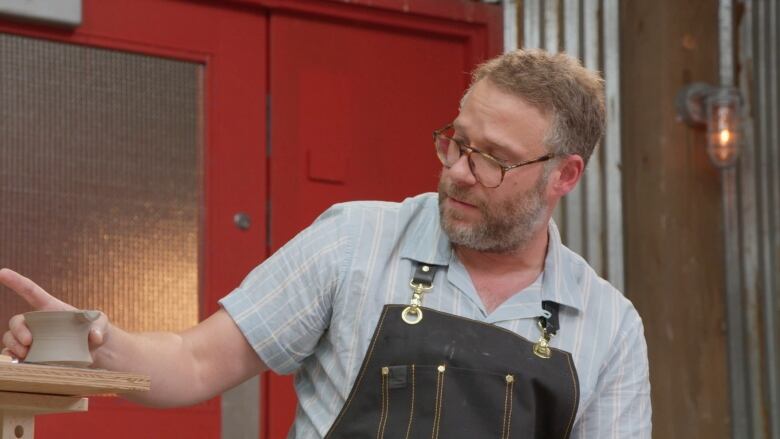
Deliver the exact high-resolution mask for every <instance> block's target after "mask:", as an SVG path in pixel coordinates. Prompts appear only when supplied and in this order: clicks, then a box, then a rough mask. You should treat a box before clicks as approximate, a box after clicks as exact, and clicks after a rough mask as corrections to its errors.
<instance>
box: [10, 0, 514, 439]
mask: <svg viewBox="0 0 780 439" xmlns="http://www.w3.org/2000/svg"><path fill="white" fill-rule="evenodd" d="M83 10H84V24H83V25H82V26H81V27H79V28H78V29H77V30H75V31H73V32H68V31H58V30H51V29H48V28H40V27H37V26H33V25H22V24H14V23H12V22H8V21H4V20H0V32H9V33H14V34H19V35H26V36H32V37H38V38H45V39H53V40H58V41H63V42H67V43H72V44H81V45H89V46H95V47H102V48H107V49H111V50H120V51H129V52H135V53H140V54H147V55H154V56H162V57H170V58H175V59H180V60H186V61H191V62H197V63H200V64H202V65H203V66H204V79H203V81H204V96H203V97H202V99H203V108H204V109H205V117H204V122H205V123H204V127H203V129H204V131H205V137H204V139H205V146H204V151H205V157H204V160H203V166H204V176H205V177H204V181H203V200H204V202H203V212H204V213H203V215H202V218H203V230H204V232H203V236H201V242H202V252H201V254H202V258H203V260H202V263H201V276H202V278H201V292H200V294H201V299H202V306H201V318H202V317H205V316H207V315H209V314H211V313H212V312H214V311H215V310H216V307H217V304H216V301H217V299H218V298H220V297H222V296H223V295H224V294H226V293H228V292H230V290H232V288H234V287H235V286H236V285H237V284H238V283H239V282H240V280H241V279H242V278H243V277H244V276H245V275H246V273H248V271H249V270H250V269H251V268H252V267H253V266H254V265H255V264H257V263H258V262H260V261H261V260H262V259H263V258H264V257H265V256H266V254H267V252H268V251H273V250H275V249H276V248H278V247H280V246H281V245H282V244H283V243H284V242H285V241H287V240H288V239H289V238H291V237H292V236H293V235H294V234H295V233H297V232H298V231H299V230H301V229H302V228H304V227H306V226H307V225H308V224H309V223H310V222H311V221H312V220H313V219H314V218H315V217H316V216H317V215H318V214H319V213H320V212H322V211H323V210H324V209H325V208H327V207H328V206H329V205H331V204H332V203H334V202H339V201H345V200H354V199H382V200H400V199H402V198H404V197H406V196H410V195H415V194H417V193H420V192H425V191H433V190H435V189H436V181H437V178H438V170H439V165H438V162H437V160H436V158H435V156H434V154H433V146H432V139H431V132H432V130H433V129H435V128H437V127H439V126H441V125H443V124H445V123H447V122H449V121H450V120H451V119H452V118H453V117H454V116H455V114H456V113H457V106H458V101H459V99H460V96H461V94H462V92H463V90H464V88H465V87H466V86H467V85H468V81H469V77H468V72H469V71H470V70H471V69H472V68H473V66H474V65H475V64H476V63H478V62H480V61H482V60H484V59H486V58H488V57H489V56H493V55H495V54H497V53H498V51H499V50H500V38H501V9H500V7H499V6H496V5H487V4H481V3H477V2H473V1H471V0H450V1H446V2H443V1H441V0H372V1H363V0H355V1H351V2H343V1H335V0H334V1H330V0H321V1H313V0H285V1H279V0H235V1H233V2H200V1H192V2H186V1H151V0H132V1H131V0H84V6H83ZM269 91H270V94H269V93H268V92H269ZM269 100H270V102H271V105H270V108H271V112H270V114H269V115H267V114H266V108H267V103H268V102H269ZM267 120H270V121H271V122H270V123H271V124H272V127H271V128H272V130H270V131H269V135H270V136H271V137H270V144H269V145H266V143H265V139H266V128H267V127H266V121H267ZM267 157H270V160H267ZM268 205H270V206H271V207H272V209H271V211H270V212H266V206H268ZM237 212H246V213H247V214H248V215H249V217H250V218H251V220H252V225H251V227H250V228H249V230H247V231H241V230H239V229H237V228H236V227H235V226H234V224H233V216H234V214H235V213H237ZM266 218H269V219H270V223H268V224H267V223H266ZM266 237H269V238H270V241H269V242H266ZM263 395H264V398H263V430H262V431H263V433H262V434H261V436H263V437H267V438H273V439H277V438H283V437H285V436H286V433H287V431H288V429H289V426H290V424H291V421H292V417H293V412H294V404H295V398H294V394H293V392H292V389H291V383H290V379H289V378H287V377H277V376H274V375H272V374H268V376H266V377H265V380H264V383H263ZM219 429H220V428H219V403H218V401H217V400H212V401H209V402H206V403H204V404H201V405H198V406H196V407H192V408H185V409H176V410H152V409H145V408H141V407H138V406H135V405H132V404H129V403H126V402H123V401H121V400H118V399H101V398H92V399H91V401H90V411H89V413H88V414H85V415H62V416H60V415H50V416H46V417H41V418H40V420H39V421H38V423H37V433H38V434H39V436H40V437H69V436H72V432H73V431H78V432H84V433H83V435H84V436H91V437H119V438H121V437H219ZM87 432H88V433H87Z"/></svg>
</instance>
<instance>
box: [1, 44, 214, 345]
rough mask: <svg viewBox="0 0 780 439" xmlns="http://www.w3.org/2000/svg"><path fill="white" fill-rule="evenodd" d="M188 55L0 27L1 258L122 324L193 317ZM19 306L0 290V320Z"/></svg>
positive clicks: (194, 127)
mask: <svg viewBox="0 0 780 439" xmlns="http://www.w3.org/2000/svg"><path fill="white" fill-rule="evenodd" d="M201 69H202V67H201V66H200V65H198V64H193V63H187V62H179V61H173V60H168V59H161V58H155V57H150V56H143V55H137V54H130V53H124V52H118V51H111V50H103V49H96V48H89V47H82V46H75V45H68V44H62V43H55V42H48V41H42V40H36V39H30V38H22V37H18V36H13V35H5V34H0V102H2V105H0V145H2V147H1V148H0V208H1V209H2V219H1V220H0V266H4V267H10V268H13V269H15V270H17V271H19V272H21V273H22V274H24V275H26V276H28V277H30V278H32V279H34V280H35V281H36V282H38V283H39V284H40V285H41V286H42V287H44V288H45V289H46V290H48V291H49V292H51V293H53V294H55V295H57V296H58V297H60V298H61V299H63V300H64V301H66V302H69V303H72V304H73V305H75V306H77V307H79V308H87V309H101V310H103V311H105V312H106V313H108V315H109V316H110V318H111V319H112V321H114V322H116V323H117V324H119V325H121V326H122V327H124V328H127V329H129V330H134V331H140V330H151V329H169V330H177V329H183V328H185V327H188V326H190V325H192V324H195V323H196V322H197V320H198V305H199V270H198V267H199V250H200V248H199V241H200V206H201V200H200V193H201V190H200V185H201V168H202V167H201V163H200V162H201V158H200V157H201V149H202V148H201V131H202V130H201V109H200V105H201V75H202V71H201ZM28 310H30V308H29V307H28V306H27V305H26V304H25V303H24V302H23V301H22V300H21V299H19V298H17V297H16V296H15V295H14V294H13V293H12V292H11V291H10V290H7V289H5V288H3V287H0V319H2V320H0V322H3V323H2V325H5V323H4V322H7V319H8V318H9V317H10V316H11V315H13V314H16V313H19V312H23V311H28Z"/></svg>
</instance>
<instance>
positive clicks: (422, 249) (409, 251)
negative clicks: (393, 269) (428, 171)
mask: <svg viewBox="0 0 780 439" xmlns="http://www.w3.org/2000/svg"><path fill="white" fill-rule="evenodd" d="M433 195H435V194H432V196H429V197H427V199H426V200H425V203H426V204H427V205H426V206H425V208H424V209H422V212H423V214H422V215H417V216H416V218H415V219H414V220H413V221H412V224H411V227H410V228H409V231H410V237H409V239H406V240H404V242H403V244H402V247H401V251H400V256H401V257H402V258H408V259H411V260H414V261H417V262H422V263H424V264H429V265H441V266H447V265H449V262H450V254H451V253H452V247H451V246H450V240H449V238H447V235H446V234H445V233H444V230H442V228H441V226H440V225H439V199H438V197H436V196H433ZM429 212H430V213H432V215H431V214H428V213H429Z"/></svg>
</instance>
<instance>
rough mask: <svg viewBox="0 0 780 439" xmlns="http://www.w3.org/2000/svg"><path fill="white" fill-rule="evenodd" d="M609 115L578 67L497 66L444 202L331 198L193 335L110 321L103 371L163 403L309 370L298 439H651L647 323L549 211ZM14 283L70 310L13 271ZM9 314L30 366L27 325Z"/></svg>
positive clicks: (511, 57) (471, 104) (510, 58)
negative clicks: (564, 239) (130, 329)
mask: <svg viewBox="0 0 780 439" xmlns="http://www.w3.org/2000/svg"><path fill="white" fill-rule="evenodd" d="M603 125H604V103H603V92H602V83H601V80H600V79H599V77H598V76H597V75H596V74H594V73H593V72H590V71H588V70H586V69H584V68H583V67H582V66H581V65H580V64H579V63H578V62H577V61H575V60H573V59H571V58H569V57H567V56H565V55H561V54H558V55H551V54H547V53H545V52H542V51H516V52H513V53H509V54H506V55H503V56H501V57H499V58H496V59H494V60H491V61H489V62H487V63H486V64H484V65H482V66H480V67H479V68H478V69H477V70H476V71H475V73H474V76H473V82H472V85H471V87H470V88H469V90H468V91H467V92H466V94H465V95H464V97H463V99H462V102H461V108H460V112H459V114H458V117H457V118H456V119H455V120H454V121H453V122H452V123H451V124H448V125H446V126H444V127H443V128H441V129H439V130H436V131H435V132H434V144H435V147H436V153H437V155H438V156H439V158H440V160H441V161H442V164H443V169H442V173H441V179H440V183H439V194H438V197H436V196H435V195H433V194H423V195H420V196H417V197H414V198H410V199H407V200H405V201H403V202H402V203H382V202H356V203H345V204H340V205H336V206H334V207H332V208H331V209H329V210H328V211H326V212H325V213H324V214H323V215H322V216H321V217H320V218H319V219H318V220H317V221H316V222H315V223H314V224H313V225H311V226H310V227H309V228H307V229H306V230H304V231H303V232H301V233H300V234H299V235H298V236H297V237H295V238H294V239H293V240H292V241H290V242H289V243H288V244H287V245H285V246H284V247H283V248H282V249H280V250H279V251H278V252H277V253H276V254H274V255H273V256H272V257H270V258H269V259H268V260H267V261H266V262H264V263H263V264H261V265H260V266H258V267H257V268H256V269H255V270H253V271H252V272H251V273H250V274H249V275H248V276H247V278H246V279H245V280H244V281H243V283H242V284H241V285H240V286H239V287H238V288H237V289H236V290H235V291H233V292H232V293H231V294H229V295H228V296H226V297H225V298H223V299H222V300H221V301H220V303H221V305H222V309H220V310H219V311H218V312H216V313H215V314H214V315H212V316H211V317H209V318H208V319H206V320H205V321H203V322H201V323H200V324H199V325H197V326H196V327H194V328H192V329H190V330H187V331H185V332H183V333H181V334H171V333H154V334H131V333H127V332H125V331H123V330H121V329H119V328H117V327H115V326H113V325H111V324H110V323H109V322H108V319H107V318H106V316H103V317H101V319H100V320H99V321H98V322H96V324H94V325H93V328H92V332H91V334H90V341H91V344H92V352H93V357H94V359H95V366H97V367H101V368H106V369H113V370H127V371H134V372H141V373H146V374H149V375H151V378H152V390H151V391H150V392H148V393H145V394H139V395H133V396H132V397H131V399H133V400H135V401H138V402H140V403H143V404H148V405H154V406H175V405H186V404H192V403H195V402H198V401H202V400H204V399H207V398H210V397H212V396H214V395H216V394H218V393H220V392H222V391H224V390H226V389H228V388H230V387H232V386H234V385H236V384H238V383H240V382H242V381H243V380H245V379H247V378H249V377H251V376H252V375H255V374H257V373H259V372H261V371H263V370H266V369H268V368H270V369H272V370H274V371H275V372H278V373H296V391H297V394H298V398H299V407H298V412H297V416H296V420H295V424H294V426H293V429H292V431H291V432H290V437H295V438H310V437H325V436H327V437H345V438H359V437H385V436H386V437H393V438H394V437H399V436H400V437H432V438H436V437H441V438H461V437H462V438H476V437H501V438H509V437H536V438H549V437H570V436H571V437H582V438H585V437H592V438H605V437H614V438H626V437H639V438H649V437H650V430H651V425H650V411H651V410H650V395H649V380H648V365H647V354H646V346H645V341H644V335H643V328H642V323H641V320H640V318H639V316H638V314H637V313H636V311H635V309H634V308H633V306H632V305H631V303H630V302H629V301H628V300H626V299H625V298H624V297H623V296H622V295H621V294H620V293H619V292H618V291H617V290H615V289H614V288H613V287H612V286H610V285H609V284H608V283H607V282H606V281H604V280H603V279H601V278H599V277H598V276H597V275H596V274H595V273H594V272H593V270H592V269H591V268H590V267H589V266H588V265H587V263H586V262H585V261H584V260H582V259H581V258H580V257H579V256H577V255H576V254H574V253H572V252H571V251H569V250H568V249H567V248H566V247H564V246H563V245H562V244H561V242H560V236H559V234H558V231H557V228H556V226H555V224H554V223H553V222H552V221H551V216H552V212H553V209H554V207H555V205H556V204H557V202H558V200H559V199H560V198H561V197H562V196H564V195H565V194H567V193H568V192H569V191H571V190H572V188H574V186H575V185H576V184H577V182H578V181H579V179H580V178H581V176H582V172H583V170H584V167H585V164H586V162H587V160H588V158H589V156H590V154H591V152H592V151H593V148H594V146H595V144H596V143H597V142H598V141H599V139H600V138H601V135H602V133H603ZM0 282H2V283H4V284H5V285H7V286H8V287H10V288H11V289H13V290H14V291H16V292H17V293H18V294H19V295H20V296H21V297H23V298H24V299H26V300H27V301H28V302H29V303H30V305H31V306H32V307H33V308H36V309H65V308H69V305H67V304H64V303H62V302H60V301H59V300H57V299H55V298H53V297H52V296H50V295H48V294H47V293H46V292H44V291H43V290H41V289H40V288H39V287H37V286H36V285H35V284H34V283H32V282H31V281H29V280H27V279H25V278H23V277H21V276H20V275H18V274H16V273H14V272H12V271H10V270H7V269H4V270H2V271H0ZM9 326H10V330H9V331H7V332H6V333H5V334H4V336H3V343H4V345H5V346H6V347H7V349H8V350H9V351H10V352H11V353H12V354H13V355H14V356H16V357H18V358H24V357H25V355H26V353H27V349H28V347H29V345H30V343H31V335H30V333H29V331H28V330H27V328H26V326H25V324H24V321H23V317H21V316H15V317H13V318H12V319H11V321H10V324H9Z"/></svg>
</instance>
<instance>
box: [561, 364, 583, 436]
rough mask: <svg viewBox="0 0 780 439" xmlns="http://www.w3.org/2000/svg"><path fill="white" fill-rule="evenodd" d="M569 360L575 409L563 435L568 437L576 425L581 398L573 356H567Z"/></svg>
mask: <svg viewBox="0 0 780 439" xmlns="http://www.w3.org/2000/svg"><path fill="white" fill-rule="evenodd" d="M566 359H567V360H568V364H569V372H570V374H571V381H572V386H571V387H572V396H573V397H572V407H574V410H572V412H571V417H570V418H569V425H568V426H567V427H566V431H565V432H564V433H563V437H564V438H567V437H569V434H570V433H571V430H572V427H574V417H575V415H576V414H577V406H578V405H579V398H580V395H579V393H580V386H579V385H578V383H577V379H576V378H575V375H574V370H575V369H574V366H573V365H572V364H571V361H572V360H571V356H569V357H567V358H566Z"/></svg>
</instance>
